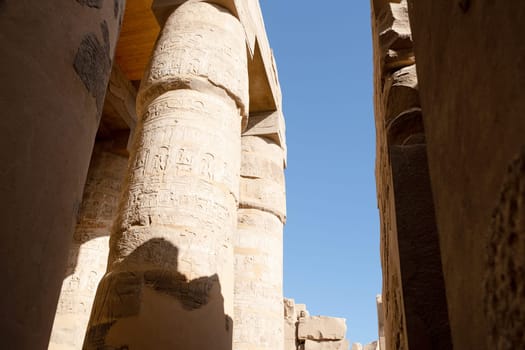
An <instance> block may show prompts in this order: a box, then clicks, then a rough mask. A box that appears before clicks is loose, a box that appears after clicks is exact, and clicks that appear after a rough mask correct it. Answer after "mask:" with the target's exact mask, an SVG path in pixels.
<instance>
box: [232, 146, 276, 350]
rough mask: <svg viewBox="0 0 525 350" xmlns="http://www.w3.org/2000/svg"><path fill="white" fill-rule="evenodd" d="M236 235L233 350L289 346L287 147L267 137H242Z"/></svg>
mask: <svg viewBox="0 0 525 350" xmlns="http://www.w3.org/2000/svg"><path fill="white" fill-rule="evenodd" d="M238 215H239V216H238V229H237V236H236V239H235V322H234V332H233V349H234V350H255V349H258V350H262V349H267V350H275V349H283V347H284V319H283V289H282V281H283V236H282V235H283V224H284V221H285V217H286V200H285V184H284V151H283V149H282V148H281V146H280V145H278V144H277V143H276V142H275V141H273V140H270V139H269V138H266V137H259V136H243V137H242V162H241V191H240V209H239V214H238Z"/></svg>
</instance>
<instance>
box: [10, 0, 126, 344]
mask: <svg viewBox="0 0 525 350" xmlns="http://www.w3.org/2000/svg"><path fill="white" fill-rule="evenodd" d="M87 3H88V2H87V1H71V0H56V1H36V2H35V1H30V0H17V1H1V2H0V53H1V55H0V56H1V57H2V64H1V65H0V76H1V77H2V84H1V86H0V110H1V111H2V118H1V120H0V130H2V138H1V140H0V159H2V171H0V184H1V186H0V198H2V205H1V207H0V213H1V214H0V216H1V222H2V244H1V245H0V261H1V264H0V265H1V266H2V268H3V270H2V276H3V279H2V285H4V286H5V288H4V291H3V294H2V298H1V304H0V310H1V313H0V329H1V331H0V334H1V335H2V339H3V341H2V347H4V348H6V349H44V348H45V347H46V346H47V345H48V342H49V335H50V333H51V328H52V325H53V317H54V315H55V308H56V305H57V301H58V297H59V293H60V286H61V285H62V280H63V278H64V270H65V266H66V262H67V256H68V249H69V245H70V243H71V237H72V235H73V231H74V225H75V219H76V215H77V212H78V209H79V207H80V203H81V201H82V190H83V188H84V183H85V180H86V175H87V171H88V166H89V160H90V156H91V151H92V148H93V143H94V141H95V134H96V131H97V129H98V123H99V117H100V114H101V109H102V103H103V100H104V95H105V92H106V86H107V82H108V79H109V74H110V70H111V65H112V59H113V52H114V48H115V43H116V41H117V38H118V32H119V26H120V20H121V19H122V14H123V11H124V1H123V0H116V1H108V0H106V1H90V3H91V5H92V6H88V4H87Z"/></svg>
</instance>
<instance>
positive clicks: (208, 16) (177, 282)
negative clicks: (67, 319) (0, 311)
mask: <svg viewBox="0 0 525 350" xmlns="http://www.w3.org/2000/svg"><path fill="white" fill-rule="evenodd" d="M247 106H248V76H247V57H246V44H245V36H244V31H243V29H242V26H241V24H240V23H239V21H238V20H237V19H236V18H235V17H233V16H232V14H230V13H229V12H228V11H227V10H225V9H223V8H221V7H219V6H216V5H211V4H209V3H205V2H186V3H184V4H183V5H181V6H180V7H178V8H177V9H176V10H174V11H173V12H172V14H171V15H170V16H169V18H168V19H167V22H166V24H165V26H164V28H163V30H162V33H161V35H160V37H159V40H158V42H157V44H156V48H155V51H154V53H153V57H152V59H151V63H150V66H149V68H148V69H147V71H146V73H145V76H144V79H143V81H142V85H141V88H140V91H139V96H138V103H137V112H138V113H137V114H138V116H139V121H138V124H137V129H136V134H135V138H134V146H133V148H132V151H131V155H130V167H129V170H128V180H127V182H126V184H125V186H124V191H123V198H122V200H121V203H120V208H119V216H118V219H117V221H116V223H115V226H114V229H113V232H112V235H111V239H110V255H109V261H108V272H107V274H106V275H105V276H104V278H103V279H102V281H101V283H100V285H99V288H98V291H97V297H96V300H95V304H94V307H93V312H92V314H91V320H90V325H89V328H88V331H87V335H86V339H85V341H84V349H99V348H105V347H108V348H129V349H185V350H200V349H220V350H229V349H231V334H232V318H233V238H234V232H235V230H236V223H237V198H238V190H239V169H240V153H241V149H240V132H241V118H242V116H245V115H246V111H247V110H248V107H247Z"/></svg>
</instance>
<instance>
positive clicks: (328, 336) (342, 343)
mask: <svg viewBox="0 0 525 350" xmlns="http://www.w3.org/2000/svg"><path fill="white" fill-rule="evenodd" d="M284 321H285V324H284V336H285V346H284V350H348V349H349V346H350V345H349V342H348V340H347V339H345V334H346V320H345V319H344V318H338V317H328V316H310V313H309V312H308V310H307V309H306V305H305V304H295V301H294V300H293V299H287V298H285V299H284Z"/></svg>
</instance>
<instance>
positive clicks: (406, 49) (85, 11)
mask: <svg viewBox="0 0 525 350" xmlns="http://www.w3.org/2000/svg"><path fill="white" fill-rule="evenodd" d="M318 5H319V4H318ZM319 6H321V5H319ZM524 19H525V3H523V2H519V1H510V2H501V1H500V2H495V1H492V2H488V1H486V2H482V1H475V0H459V1H431V0H417V1H416V0H371V40H372V42H373V59H374V62H373V67H374V76H373V78H372V77H371V79H373V82H374V96H373V99H374V107H375V113H374V114H375V126H376V174H375V176H376V183H377V202H378V210H379V216H380V221H381V232H379V233H378V234H379V235H380V237H381V239H380V242H381V243H380V250H381V263H382V274H383V275H382V277H383V287H382V291H381V294H380V295H378V296H377V299H376V304H377V319H378V334H377V341H374V342H372V343H370V344H368V345H362V344H360V343H354V344H353V345H352V347H351V348H352V350H427V349H429V350H447V349H476V350H485V349H487V350H488V349H497V350H510V349H513V350H514V349H523V348H525V332H524V329H525V181H524V179H525V118H524V117H523V115H524V112H525V93H524V92H523V89H522V84H523V81H525V59H524V57H525V43H524V42H523V36H522V33H523V29H522V27H523V20H524ZM354 34H355V33H354ZM349 35H350V33H349ZM0 42H1V43H2V45H0V52H1V61H2V65H0V76H1V77H2V78H3V82H4V84H2V87H1V88H0V105H1V110H2V111H3V118H2V120H1V122H0V123H1V124H0V125H1V129H0V130H2V131H4V135H3V137H2V139H1V140H2V141H1V142H2V144H1V145H0V157H1V159H2V160H3V162H4V163H3V164H4V167H3V170H2V171H0V187H1V188H2V190H1V197H2V199H3V200H2V208H1V210H0V213H1V215H2V223H3V224H4V226H3V227H4V237H5V239H4V242H3V243H2V244H1V245H0V257H1V259H2V266H3V267H4V270H3V272H4V273H3V275H4V281H3V282H4V286H5V287H4V288H3V289H2V290H3V293H2V298H1V305H0V310H1V311H2V316H1V318H0V327H1V330H2V333H1V334H2V336H3V337H2V338H3V345H4V347H5V348H6V349H22V350H24V349H32V350H33V349H50V350H73V349H86V350H96V349H115V350H116V349H121V350H123V349H133V350H136V349H139V350H140V349H184V350H203V349H217V350H348V349H349V348H350V344H349V341H348V340H347V339H346V333H347V327H346V321H345V320H344V319H342V318H337V317H328V316H316V315H315V316H311V315H310V314H309V312H308V311H307V309H306V306H305V305H304V304H296V303H295V301H294V300H293V299H285V298H284V296H283V227H284V225H285V223H286V195H285V168H286V166H287V146H286V137H285V121H284V116H283V110H282V99H283V97H282V96H281V90H280V86H279V78H278V74H277V68H276V62H275V59H274V57H273V53H272V50H271V48H270V43H269V41H268V38H267V35H266V31H265V26H264V21H263V16H262V12H261V8H260V5H259V1H258V0H209V1H199V0H187V1H186V0H127V1H125V0H75V1H65V0H60V1H40V2H37V3H36V2H31V1H29V0H17V1H10V0H3V1H1V0H0ZM345 44H346V43H342V45H345ZM378 292H379V291H378ZM370 298H371V299H372V298H374V296H370Z"/></svg>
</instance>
